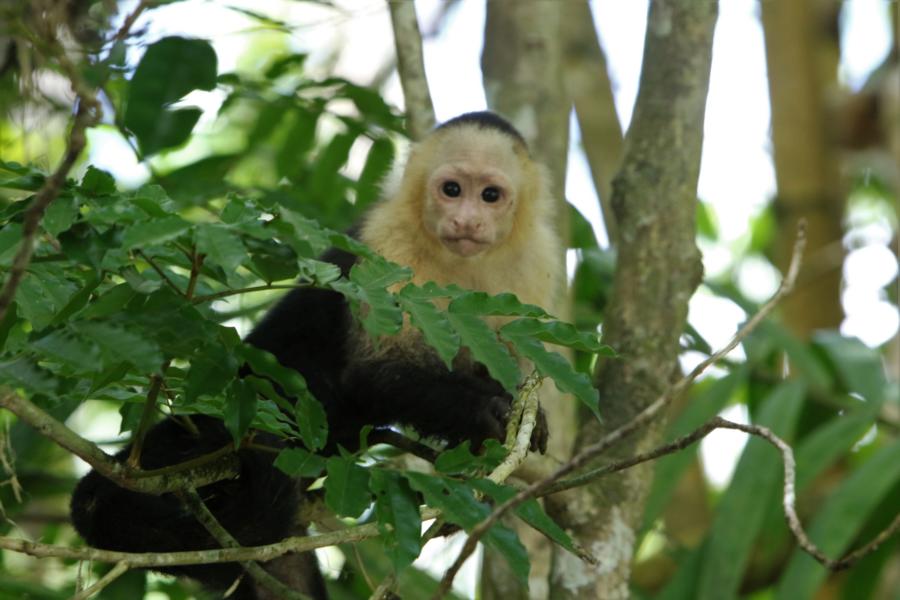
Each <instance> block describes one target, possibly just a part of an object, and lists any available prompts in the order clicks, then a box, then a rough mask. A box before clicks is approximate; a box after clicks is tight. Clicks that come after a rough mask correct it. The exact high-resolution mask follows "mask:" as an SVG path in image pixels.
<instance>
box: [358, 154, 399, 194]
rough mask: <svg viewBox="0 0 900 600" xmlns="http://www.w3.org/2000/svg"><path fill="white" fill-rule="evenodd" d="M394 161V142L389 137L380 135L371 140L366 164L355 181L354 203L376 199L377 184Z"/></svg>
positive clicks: (379, 190) (377, 192)
mask: <svg viewBox="0 0 900 600" xmlns="http://www.w3.org/2000/svg"><path fill="white" fill-rule="evenodd" d="M393 162H394V143H393V142H392V141H391V140H390V138H386V137H380V138H378V139H376V140H375V141H374V142H372V147H371V148H370V149H369V155H368V156H367V157H366V164H365V166H364V167H363V170H362V173H360V174H359V179H358V180H357V183H356V204H357V205H359V206H366V205H368V204H371V203H372V202H374V201H375V200H377V199H378V195H379V194H380V193H381V189H380V188H379V187H378V184H379V183H380V182H381V180H382V179H383V178H384V176H385V175H387V173H388V171H389V170H390V168H391V165H392V164H393Z"/></svg>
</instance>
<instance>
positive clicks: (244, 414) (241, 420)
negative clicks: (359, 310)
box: [223, 379, 256, 448]
mask: <svg viewBox="0 0 900 600" xmlns="http://www.w3.org/2000/svg"><path fill="white" fill-rule="evenodd" d="M223 416H224V421H225V428H226V429H228V431H229V433H231V438H232V439H233V440H234V446H235V448H236V447H237V446H238V445H239V444H240V443H241V440H242V439H243V438H244V435H246V434H247V431H248V430H249V429H250V424H251V423H252V422H253V417H254V416H256V390H254V389H253V386H252V385H250V384H249V383H247V382H246V381H244V380H242V379H236V380H234V381H232V382H231V385H229V386H228V391H227V393H226V394H225V411H224V415H223Z"/></svg>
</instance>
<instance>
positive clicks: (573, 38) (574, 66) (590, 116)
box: [562, 0, 622, 246]
mask: <svg viewBox="0 0 900 600" xmlns="http://www.w3.org/2000/svg"><path fill="white" fill-rule="evenodd" d="M562 16H563V18H562V27H563V32H565V35H564V36H563V63H564V70H563V73H564V76H565V83H566V92H567V93H568V94H569V97H570V98H571V99H572V103H573V104H574V105H575V114H576V116H577V118H578V127H579V129H580V130H581V144H582V146H583V147H584V154H585V156H586V157H587V161H588V166H589V167H590V169H591V177H592V178H593V180H594V188H595V189H596V190H597V195H598V196H599V198H600V209H601V211H602V214H603V224H604V226H605V228H606V234H607V237H608V238H609V242H610V245H613V246H614V245H615V239H616V237H618V233H617V231H618V228H617V227H616V219H615V217H614V216H613V210H612V193H611V192H612V179H613V176H614V175H615V173H616V170H617V169H618V168H619V161H620V160H621V158H622V126H621V125H620V124H619V117H618V116H617V114H616V105H615V101H614V99H613V92H612V84H611V83H610V80H609V74H608V73H607V70H606V56H605V55H604V54H603V49H602V48H601V47H600V41H599V40H598V39H597V29H596V27H595V25H594V16H593V15H592V14H591V7H590V5H589V4H588V3H587V1H586V0H584V1H581V2H579V1H569V2H564V3H563V12H562Z"/></svg>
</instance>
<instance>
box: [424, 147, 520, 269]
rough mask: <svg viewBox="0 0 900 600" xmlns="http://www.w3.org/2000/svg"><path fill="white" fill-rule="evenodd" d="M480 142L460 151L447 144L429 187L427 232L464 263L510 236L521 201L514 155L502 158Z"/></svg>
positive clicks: (425, 214) (518, 169)
mask: <svg viewBox="0 0 900 600" xmlns="http://www.w3.org/2000/svg"><path fill="white" fill-rule="evenodd" d="M482 135H483V134H482ZM480 141H481V142H482V143H481V144H480V145H476V146H474V147H473V146H472V145H468V146H467V147H464V148H459V149H456V148H454V144H452V141H449V140H448V142H450V143H448V144H447V145H446V146H445V148H446V149H447V150H448V152H447V153H446V154H444V156H443V160H441V161H439V162H438V164H437V165H436V166H435V168H434V170H433V171H432V172H431V175H430V177H429V178H428V182H427V184H426V187H427V190H426V194H425V205H424V214H423V221H424V223H425V227H426V229H427V230H428V232H429V233H431V234H432V235H434V236H435V237H436V238H437V239H438V240H439V241H440V243H441V244H442V245H443V246H444V247H445V248H446V249H447V250H449V251H450V252H452V253H453V254H456V255H457V256H461V257H465V258H468V257H473V256H478V255H480V254H482V253H484V252H487V251H489V250H490V249H491V248H494V247H496V246H498V245H500V244H502V243H503V241H504V240H505V239H506V237H507V236H508V235H509V232H510V230H511V229H512V225H513V217H514V215H515V210H516V202H517V200H518V198H517V196H518V194H517V193H516V191H517V190H516V185H515V180H516V179H518V178H521V175H520V168H519V165H518V161H517V160H516V157H515V155H514V154H513V153H512V152H511V151H510V150H506V149H505V148H504V150H505V152H504V153H502V154H498V153H497V151H496V150H497V149H493V151H492V149H491V148H490V146H491V144H484V140H480ZM500 141H502V142H504V146H505V147H508V146H509V143H508V141H506V140H500ZM454 150H458V151H454Z"/></svg>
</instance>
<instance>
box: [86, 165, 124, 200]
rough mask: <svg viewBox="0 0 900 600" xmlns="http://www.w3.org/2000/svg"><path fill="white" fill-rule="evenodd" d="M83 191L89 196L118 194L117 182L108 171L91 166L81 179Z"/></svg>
mask: <svg viewBox="0 0 900 600" xmlns="http://www.w3.org/2000/svg"><path fill="white" fill-rule="evenodd" d="M81 191H82V192H83V193H85V194H87V195H89V196H108V195H110V194H114V193H115V192H116V180H115V178H114V177H113V176H112V175H110V174H109V173H107V172H106V171H102V170H100V169H98V168H96V167H93V166H89V167H88V168H87V171H86V172H85V173H84V177H83V178H82V179H81Z"/></svg>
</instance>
